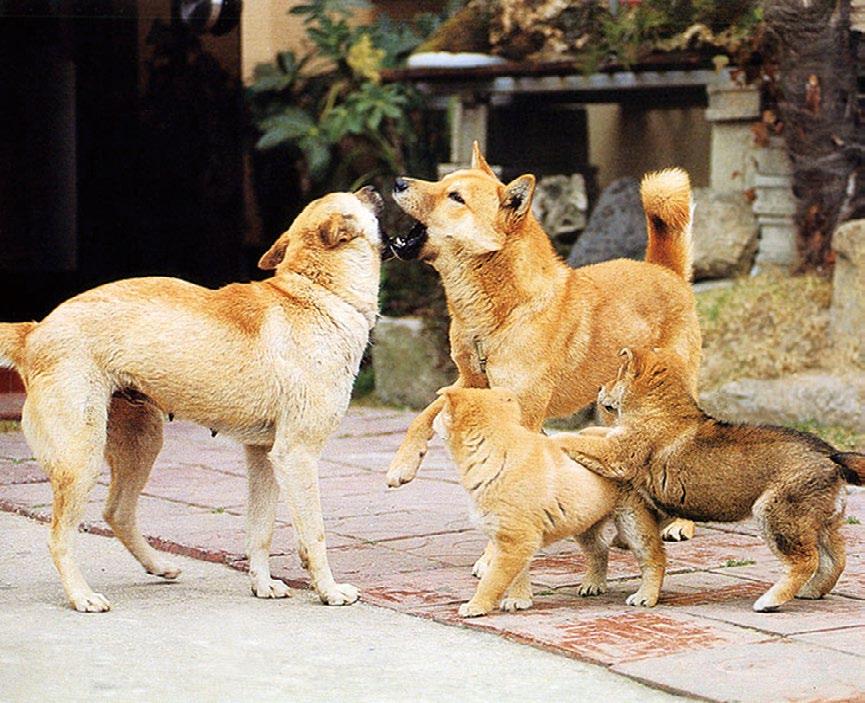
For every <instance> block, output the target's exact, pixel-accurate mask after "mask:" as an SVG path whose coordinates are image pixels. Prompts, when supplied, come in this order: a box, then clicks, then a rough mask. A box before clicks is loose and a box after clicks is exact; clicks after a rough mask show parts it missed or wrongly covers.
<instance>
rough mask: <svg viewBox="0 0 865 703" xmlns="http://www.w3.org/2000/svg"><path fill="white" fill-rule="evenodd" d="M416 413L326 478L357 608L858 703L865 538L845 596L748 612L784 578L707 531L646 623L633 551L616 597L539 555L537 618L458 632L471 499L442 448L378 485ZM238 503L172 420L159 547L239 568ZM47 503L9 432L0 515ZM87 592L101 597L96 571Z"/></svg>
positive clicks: (719, 529) (20, 444) (144, 513)
mask: <svg viewBox="0 0 865 703" xmlns="http://www.w3.org/2000/svg"><path fill="white" fill-rule="evenodd" d="M8 398H9V396H7V403H9V402H10V401H9V400H8ZM411 417H412V415H411V414H410V413H405V412H399V411H394V410H386V409H372V408H353V409H352V410H351V412H350V413H349V416H348V417H347V418H346V420H345V421H344V422H343V424H342V426H341V428H340V430H339V431H338V432H337V433H336V435H335V436H334V437H333V438H332V439H331V441H330V442H329V443H328V445H327V448H326V450H325V453H324V459H323V461H322V464H321V472H320V473H321V494H322V503H323V507H324V514H325V524H326V526H327V536H328V546H329V554H330V559H331V565H332V568H333V570H334V573H335V575H336V576H337V578H338V579H340V580H346V581H349V582H351V583H354V584H355V585H356V586H358V587H360V588H361V589H362V592H363V596H362V597H363V600H364V601H366V602H368V603H372V604H375V605H380V606H383V607H386V608H391V609H394V610H397V611H400V612H403V613H408V614H411V615H415V616H419V617H423V618H428V619H432V620H435V621H438V622H441V623H445V624H448V625H460V626H464V627H471V628H477V629H479V630H484V631H488V632H492V633H496V634H499V635H501V636H503V637H506V638H508V639H512V640H516V641H519V642H525V643H528V644H531V645H534V646H538V647H542V648H544V649H548V650H552V651H555V652H558V653H561V654H564V655H566V656H570V657H575V658H578V659H581V660H584V661H589V662H594V663H598V664H602V665H604V666H607V667H609V668H611V669H612V670H613V671H617V672H620V673H622V674H625V675H627V676H630V677H633V678H635V679H638V680H640V681H643V682H646V683H649V684H651V685H655V686H658V687H661V688H664V689H666V690H670V691H676V692H680V693H686V694H690V695H693V696H698V697H703V698H707V699H711V700H749V701H776V700H782V699H783V700H808V701H811V700H833V701H834V700H865V524H850V525H847V526H845V528H844V532H845V536H846V538H847V543H848V566H847V571H846V572H845V574H844V575H843V576H842V578H841V580H840V581H839V583H838V586H837V588H836V590H835V591H834V592H833V593H832V594H831V595H830V596H829V597H828V598H826V599H825V600H823V601H795V602H794V603H791V604H789V605H788V606H786V607H785V608H784V610H783V611H782V612H779V613H774V614H759V613H754V612H753V611H752V610H751V603H752V601H753V600H754V599H755V598H756V597H757V596H758V595H759V594H760V593H761V592H762V591H763V590H764V589H765V588H766V587H767V586H768V584H769V582H771V580H772V579H773V578H774V577H775V575H776V574H777V571H778V564H777V562H776V561H775V559H774V558H773V557H772V556H771V554H770V553H769V551H768V549H767V548H766V547H765V545H764V544H763V543H762V541H761V540H760V539H759V538H758V537H756V536H755V532H754V527H753V525H750V524H748V523H743V524H737V525H711V526H701V528H700V530H699V534H698V536H697V538H696V539H695V540H693V541H692V542H689V543H684V544H674V545H669V546H668V549H667V554H668V560H669V571H668V576H667V579H666V582H665V585H664V590H663V595H662V599H661V602H660V604H659V605H658V606H657V607H656V608H654V609H652V610H639V609H633V608H628V607H626V606H625V605H624V599H625V596H626V595H627V594H628V593H630V592H632V591H633V590H636V586H637V581H636V577H637V575H638V569H637V566H636V563H635V562H634V559H633V558H632V557H631V555H630V554H629V553H627V552H619V551H615V550H614V551H613V552H612V554H611V560H610V576H611V582H610V590H609V593H607V594H605V595H604V596H601V597H598V598H592V599H580V598H579V596H578V595H577V593H576V586H577V585H578V584H579V582H580V578H581V575H582V573H583V568H584V562H583V558H582V556H581V554H580V553H579V550H578V549H577V547H576V545H574V544H572V543H570V542H569V543H561V544H558V545H554V546H553V547H551V548H549V549H547V550H545V551H544V552H543V553H542V554H541V555H539V556H538V557H536V559H535V561H534V563H533V566H532V575H533V581H534V582H535V586H536V592H537V593H536V599H535V606H534V607H533V608H532V609H531V610H529V611H526V612H522V613H515V614H505V613H498V614H494V615H491V616H488V617H485V618H480V619H476V620H470V621H464V620H461V619H460V618H458V617H457V614H456V610H457V606H458V604H459V603H461V602H463V601H465V600H467V599H468V598H469V597H470V596H471V595H472V593H473V591H474V587H475V584H476V581H475V580H474V579H473V578H472V577H471V575H470V566H471V564H472V563H473V561H474V560H475V558H476V557H477V556H478V555H479V554H480V552H481V551H482V549H483V546H484V543H485V539H484V537H483V535H481V534H480V533H479V532H478V531H476V530H475V529H474V528H473V527H472V526H471V524H470V522H469V520H468V500H467V497H466V495H465V494H464V492H463V490H462V488H461V487H460V486H459V485H458V484H457V482H456V474H455V470H454V469H453V467H452V466H451V464H450V461H449V459H448V457H447V455H446V453H445V450H444V448H443V447H442V446H441V444H440V443H434V444H433V447H432V448H431V450H430V452H429V454H428V456H427V459H426V461H425V463H424V466H423V468H422V469H421V473H420V474H419V476H418V479H417V480H416V481H414V482H413V483H411V484H409V485H407V486H404V487H402V488H400V489H398V490H390V489H388V488H386V486H385V482H384V470H385V468H386V466H387V464H388V462H389V460H390V458H391V456H392V455H393V452H394V451H395V449H396V447H397V446H398V444H399V442H400V441H401V438H402V433H403V432H404V430H405V428H406V426H407V424H408V422H409V420H410V419H411ZM107 480H108V476H107V474H105V475H103V477H102V480H101V481H100V484H99V485H98V486H97V488H96V490H94V492H93V495H92V496H91V501H90V503H89V505H88V506H87V511H86V515H85V523H84V526H83V527H84V529H86V530H88V531H91V532H97V533H103V534H110V530H109V529H108V526H107V525H106V524H105V523H104V522H103V521H102V518H101V510H102V505H103V502H104V498H105V494H106V492H107ZM245 499H246V481H245V473H244V465H243V459H242V451H241V449H240V447H239V446H237V445H236V444H234V443H233V442H231V441H230V440H229V439H227V438H223V437H221V436H218V437H216V438H211V436H210V432H209V431H208V430H207V429H206V428H200V427H196V426H194V425H189V424H185V423H180V422H175V423H170V424H166V442H165V448H164V450H163V452H162V454H161V455H160V457H159V459H158V460H157V463H156V467H155V469H154V472H153V475H152V476H151V479H150V482H149V483H148V485H147V487H146V488H145V491H144V495H143V497H142V499H141V508H140V521H141V525H142V529H143V531H144V532H145V534H146V535H147V536H148V537H149V538H150V539H151V540H152V541H153V542H154V544H155V545H156V546H157V547H159V548H161V549H166V550H168V551H173V552H178V553H182V554H186V555H190V556H194V557H198V558H201V559H207V560H211V561H220V562H224V563H226V564H228V565H230V566H232V567H235V568H238V569H244V568H245V560H244V557H243V529H244V519H243V513H244V503H245ZM50 502H51V494H50V488H49V486H48V484H47V482H46V479H45V476H44V475H43V474H42V472H41V469H39V467H38V466H37V465H36V464H35V463H34V462H33V461H32V459H31V458H30V450H29V448H28V447H27V445H26V443H25V441H24V439H23V436H22V435H21V434H20V433H15V432H13V433H6V434H0V509H3V510H7V511H14V512H19V513H21V514H24V515H27V516H30V517H33V518H36V519H39V520H43V521H44V520H48V519H49V518H50V512H51V507H50ZM848 514H849V515H851V516H855V517H857V518H859V519H860V520H861V521H862V523H865V492H862V491H858V490H857V491H855V492H853V493H851V495H850V499H849V508H848ZM277 520H278V525H277V530H276V533H275V538H274V545H273V554H274V556H273V557H272V566H273V572H274V575H275V576H276V577H279V578H282V579H284V580H285V581H286V582H288V583H289V584H291V585H295V586H301V585H306V584H307V579H306V573H305V572H304V571H303V570H302V569H301V567H300V564H299V563H298V560H297V557H296V554H295V551H294V536H293V533H292V528H291V524H290V520H289V517H288V511H287V508H286V507H285V506H284V505H280V509H279V512H278V515H277ZM46 558H47V554H46ZM82 566H83V567H84V569H85V572H87V565H86V564H83V565H82ZM133 568H134V567H133V566H132V565H131V563H130V569H133ZM90 578H91V580H92V582H93V585H94V586H98V574H91V575H90ZM58 588H59V583H58ZM108 595H109V597H110V594H108ZM273 607H279V605H278V603H274V605H273Z"/></svg>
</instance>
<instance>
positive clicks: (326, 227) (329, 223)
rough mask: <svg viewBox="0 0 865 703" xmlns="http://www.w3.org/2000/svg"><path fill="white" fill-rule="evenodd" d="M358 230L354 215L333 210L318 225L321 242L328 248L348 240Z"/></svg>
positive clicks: (354, 235) (353, 236)
mask: <svg viewBox="0 0 865 703" xmlns="http://www.w3.org/2000/svg"><path fill="white" fill-rule="evenodd" d="M358 232H359V229H358V224H357V220H356V219H355V217H354V215H343V214H342V213H339V212H335V213H333V214H332V215H331V216H330V217H328V218H327V219H326V220H325V221H324V222H322V223H321V224H320V225H319V226H318V236H319V238H320V239H321V243H322V244H324V246H325V247H327V248H328V249H332V248H333V247H335V246H338V245H340V244H344V243H345V242H350V241H351V240H352V239H354V238H355V237H357V235H358Z"/></svg>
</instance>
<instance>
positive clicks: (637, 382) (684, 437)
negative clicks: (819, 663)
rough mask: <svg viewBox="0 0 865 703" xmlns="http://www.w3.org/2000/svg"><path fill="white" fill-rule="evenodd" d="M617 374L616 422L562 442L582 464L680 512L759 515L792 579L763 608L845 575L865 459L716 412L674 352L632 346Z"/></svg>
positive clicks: (714, 516)
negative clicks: (850, 514)
mask: <svg viewBox="0 0 865 703" xmlns="http://www.w3.org/2000/svg"><path fill="white" fill-rule="evenodd" d="M621 353H622V356H623V357H624V362H623V363H622V365H621V367H620V369H619V373H618V378H617V380H616V382H615V383H614V384H613V386H612V387H611V388H610V389H609V390H607V389H604V388H602V389H601V392H600V394H599V396H598V401H599V402H600V403H601V404H603V405H605V406H606V407H607V408H608V409H610V410H611V411H615V412H617V413H618V418H619V419H618V421H617V424H616V426H615V427H614V428H612V429H611V428H606V427H603V428H590V430H589V431H588V432H587V433H586V434H576V435H574V434H569V435H565V434H560V435H557V436H556V437H554V438H552V441H554V442H555V443H556V444H557V445H558V446H560V447H561V448H562V449H564V451H565V452H566V453H567V454H568V456H570V457H571V458H572V459H574V460H575V461H578V462H580V463H581V464H584V465H585V466H586V468H588V469H591V470H592V471H595V472H597V473H598V474H600V475H601V476H605V477H607V478H613V479H617V480H620V481H625V482H628V483H629V484H631V485H633V486H634V487H635V488H637V489H638V490H639V491H640V492H641V493H642V494H644V495H645V496H646V497H647V498H648V499H649V501H650V502H651V503H654V505H655V506H656V507H657V508H658V509H660V510H661V511H663V512H664V513H667V514H669V515H675V516H680V517H684V518H688V519H689V520H700V521H709V520H713V521H718V522H735V521H738V520H742V519H744V518H746V517H747V516H748V515H750V514H752V513H753V515H754V516H755V517H756V518H757V523H758V524H759V526H760V529H761V531H762V533H763V538H764V539H765V540H766V543H767V544H768V545H769V547H770V548H771V549H772V551H773V552H774V553H775V555H776V556H777V557H778V558H779V559H780V560H781V561H782V562H783V564H784V566H785V567H786V569H787V572H786V574H785V575H784V576H783V577H782V578H781V579H780V580H779V581H778V582H777V583H776V584H775V585H773V586H772V587H771V588H770V589H769V590H768V591H767V592H766V593H764V594H763V595H762V596H760V598H759V599H757V601H756V602H755V603H754V610H756V611H758V612H764V611H771V610H776V609H777V608H778V607H779V606H780V605H782V604H783V603H785V602H786V601H788V600H790V599H791V598H793V597H794V596H795V597H797V598H822V597H823V596H824V595H826V594H827V593H828V592H829V591H831V590H832V588H833V587H834V586H835V583H836V582H837V580H838V577H839V576H840V575H841V572H842V571H843V570H844V564H845V554H844V542H843V539H842V537H841V535H840V533H839V531H838V528H839V527H840V526H841V523H842V521H843V516H844V505H845V490H844V485H845V481H848V482H850V483H857V484H858V483H859V482H860V480H861V479H862V478H865V455H862V454H854V453H839V452H838V451H837V450H835V449H834V448H833V447H832V446H830V445H829V444H827V443H826V442H824V441H823V440H821V439H819V438H818V437H815V436H814V435H811V434H807V433H805V432H797V431H795V430H791V429H788V428H785V427H769V426H753V425H731V424H728V423H725V422H720V421H718V420H715V419H713V418H711V417H709V416H708V415H706V414H705V413H704V412H703V411H702V410H700V408H699V407H698V406H697V403H696V401H695V400H694V398H693V396H692V394H691V386H690V382H689V374H688V369H686V368H685V367H684V365H683V364H682V362H681V359H680V358H679V356H678V355H676V354H672V353H670V352H669V351H666V350H654V351H644V352H639V353H638V352H632V351H631V350H629V349H624V350H622V352H621Z"/></svg>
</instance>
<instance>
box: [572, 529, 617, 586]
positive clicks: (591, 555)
mask: <svg viewBox="0 0 865 703" xmlns="http://www.w3.org/2000/svg"><path fill="white" fill-rule="evenodd" d="M606 524H607V521H606V520H601V521H599V522H598V523H596V524H594V525H592V526H591V527H590V528H589V529H588V530H586V531H585V532H583V534H581V535H577V536H576V538H575V539H576V540H577V542H578V543H579V545H580V547H581V548H582V550H583V553H584V554H585V555H586V562H587V563H586V567H587V568H586V575H585V576H583V580H582V582H581V583H580V590H579V593H580V595H581V596H582V597H583V598H585V597H586V596H599V595H600V594H601V593H606V592H607V561H608V559H609V552H610V549H609V547H608V546H607V543H606V542H605V541H604V534H603V533H604V526H605V525H606Z"/></svg>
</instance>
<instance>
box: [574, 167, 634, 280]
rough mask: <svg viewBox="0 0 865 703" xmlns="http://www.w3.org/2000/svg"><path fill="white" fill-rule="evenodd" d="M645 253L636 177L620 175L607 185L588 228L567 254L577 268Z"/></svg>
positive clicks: (631, 257) (630, 257)
mask: <svg viewBox="0 0 865 703" xmlns="http://www.w3.org/2000/svg"><path fill="white" fill-rule="evenodd" d="M645 254H646V216H645V215H644V214H643V206H642V204H641V203H640V184H639V182H638V181H637V179H636V178H630V177H628V178H620V179H619V180H617V181H613V182H612V183H610V185H608V186H607V187H606V188H605V189H604V192H603V193H601V197H600V198H599V199H598V204H597V205H596V206H595V209H594V211H593V212H592V215H591V217H590V218H589V223H588V224H587V225H586V229H585V230H584V231H583V233H582V234H581V235H580V238H579V239H578V240H577V241H576V243H575V244H574V246H573V248H572V249H571V253H570V255H569V256H568V264H570V265H571V266H573V267H574V268H576V267H578V266H585V265H587V264H596V263H598V262H600V261H607V260H608V259H619V258H628V259H642V258H643V257H644V256H645Z"/></svg>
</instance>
